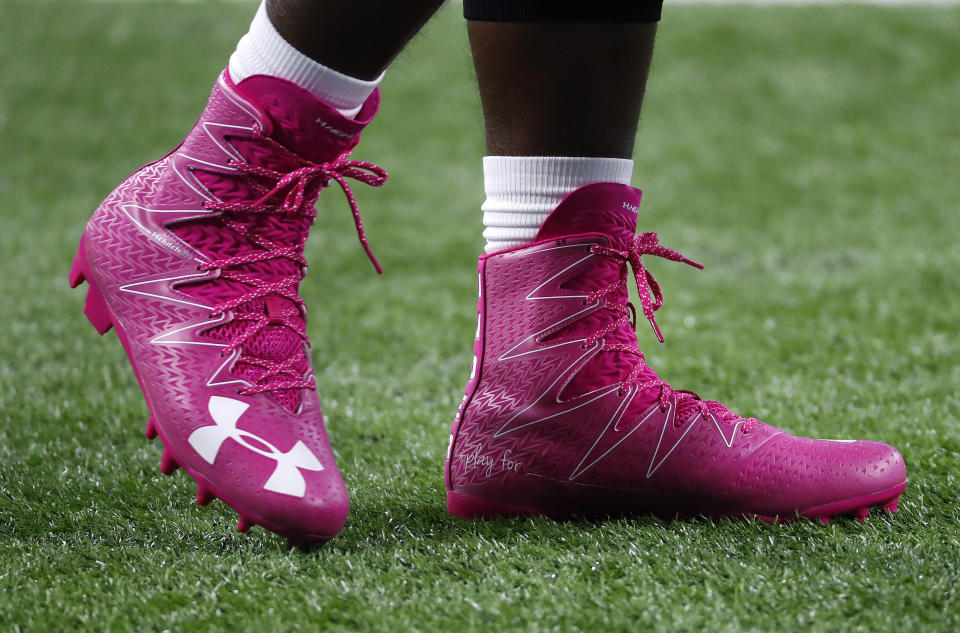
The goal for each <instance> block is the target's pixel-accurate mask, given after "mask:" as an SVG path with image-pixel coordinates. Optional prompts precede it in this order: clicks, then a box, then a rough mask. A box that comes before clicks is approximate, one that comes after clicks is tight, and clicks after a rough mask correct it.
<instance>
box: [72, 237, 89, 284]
mask: <svg viewBox="0 0 960 633" xmlns="http://www.w3.org/2000/svg"><path fill="white" fill-rule="evenodd" d="M86 262H87V254H86V252H85V251H84V248H83V239H81V240H80V246H78V247H77V254H76V256H75V257H74V258H73V264H71V266H70V287H71V288H76V287H77V286H79V285H80V284H82V283H83V282H84V281H86V280H87V278H86V276H85V275H84V274H83V267H84V264H86Z"/></svg>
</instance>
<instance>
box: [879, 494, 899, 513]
mask: <svg viewBox="0 0 960 633" xmlns="http://www.w3.org/2000/svg"><path fill="white" fill-rule="evenodd" d="M899 501H900V497H894V498H893V499H891V500H890V501H887V502H886V503H885V504H883V511H884V512H886V513H888V514H893V513H894V512H896V511H897V503H898V502H899Z"/></svg>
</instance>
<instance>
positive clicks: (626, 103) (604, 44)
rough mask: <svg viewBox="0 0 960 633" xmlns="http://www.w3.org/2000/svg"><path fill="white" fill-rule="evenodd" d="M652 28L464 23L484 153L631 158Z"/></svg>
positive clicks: (632, 25)
mask: <svg viewBox="0 0 960 633" xmlns="http://www.w3.org/2000/svg"><path fill="white" fill-rule="evenodd" d="M656 30H657V26H656V24H614V23H582V22H578V23H572V22H480V21H470V22H468V32H469V35H470V46H471V49H472V51H473V61H474V66H475V67H476V72H477V82H478V84H479V86H480V100H481V102H482V104H483V117H484V121H485V123H486V137H487V154H489V155H491V156H605V157H612V158H630V157H631V156H632V155H633V147H634V139H635V137H636V133H637V124H638V122H639V118H640V103H641V101H642V100H643V91H644V86H645V85H646V81H647V72H648V71H649V69H650V59H651V57H652V55H653V40H654V35H655V34H656Z"/></svg>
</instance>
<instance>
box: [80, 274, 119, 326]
mask: <svg viewBox="0 0 960 633" xmlns="http://www.w3.org/2000/svg"><path fill="white" fill-rule="evenodd" d="M83 313H84V314H85V315H86V316H87V319H88V320H89V321H90V323H91V324H92V325H93V327H94V329H96V330H97V332H98V333H99V334H100V335H101V336H102V335H104V334H106V333H107V332H108V331H109V330H110V328H112V327H113V321H112V319H111V317H110V310H109V308H107V303H106V302H105V301H104V300H103V295H101V294H100V289H99V288H97V286H96V285H94V284H92V283H91V284H89V285H88V287H87V300H86V304H85V305H84V307H83Z"/></svg>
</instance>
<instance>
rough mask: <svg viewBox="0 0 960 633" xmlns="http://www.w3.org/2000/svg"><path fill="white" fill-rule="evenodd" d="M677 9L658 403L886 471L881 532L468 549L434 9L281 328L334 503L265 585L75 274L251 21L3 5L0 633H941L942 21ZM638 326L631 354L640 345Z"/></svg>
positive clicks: (844, 10) (167, 10)
mask: <svg viewBox="0 0 960 633" xmlns="http://www.w3.org/2000/svg"><path fill="white" fill-rule="evenodd" d="M667 5H668V7H667V9H666V11H665V19H664V22H663V23H662V25H661V29H660V35H659V36H658V51H657V55H656V59H655V62H654V69H653V72H652V75H651V80H650V84H649V88H648V95H647V101H646V105H645V112H644V117H643V121H642V125H641V128H642V131H641V136H640V142H639V144H638V150H637V154H636V161H637V162H636V168H635V172H634V173H635V183H636V184H638V185H639V186H641V187H642V188H643V189H644V190H645V191H646V194H645V201H644V205H643V207H642V208H641V228H642V230H657V231H658V232H659V233H660V236H661V239H662V240H663V242H664V243H665V244H666V245H667V246H669V247H672V248H676V249H679V250H681V251H682V252H684V253H685V254H687V255H688V256H690V257H692V258H694V259H697V260H699V261H702V262H704V263H705V264H706V270H704V271H702V272H697V271H695V270H692V269H689V268H688V267H685V266H676V265H672V264H669V263H665V262H660V261H658V260H655V261H654V262H653V263H652V264H651V267H652V269H653V270H654V272H655V274H656V275H657V278H658V279H659V281H660V283H661V285H662V286H663V287H664V292H665V295H666V304H665V306H664V308H663V310H662V311H661V312H660V313H658V320H659V323H660V325H661V327H662V328H663V331H664V333H665V334H666V337H667V343H666V344H664V345H662V346H657V345H656V344H655V340H654V338H653V336H652V334H651V333H650V331H649V329H648V328H647V327H646V326H645V325H641V326H640V328H639V336H640V341H641V346H642V347H643V348H644V349H645V350H647V351H648V357H649V359H650V361H651V363H652V364H653V365H654V366H655V367H656V368H657V369H658V370H660V371H661V375H663V376H664V377H666V378H667V379H669V380H670V381H671V382H672V383H673V384H674V385H675V386H677V387H688V388H692V389H696V390H697V391H699V392H700V393H701V394H703V395H704V396H706V397H711V398H716V399H722V400H724V401H726V402H728V403H730V404H731V406H732V407H733V408H735V409H736V410H737V411H739V412H740V413H742V414H744V415H756V416H758V417H761V418H763V419H765V420H767V421H768V422H771V423H773V424H777V425H780V426H782V427H785V428H786V429H788V430H790V431H792V432H795V433H800V434H805V435H812V436H816V437H844V438H846V437H861V438H870V439H878V440H883V441H886V442H889V443H892V444H894V445H896V446H897V447H899V448H900V450H901V451H902V452H903V454H904V456H905V458H906V461H907V465H908V469H909V474H910V484H909V487H908V488H907V491H906V493H905V494H904V496H903V497H902V498H901V501H900V508H901V510H900V512H899V513H898V514H896V515H892V516H881V515H880V513H879V512H877V511H876V510H874V512H873V514H872V515H871V517H870V519H869V520H868V521H867V523H866V524H863V525H861V524H860V523H858V522H856V521H854V520H836V521H834V522H833V523H831V524H830V525H828V526H823V525H819V524H814V523H813V522H807V521H802V522H796V523H792V524H788V525H769V524H766V523H761V522H751V521H719V522H711V521H707V520H697V521H676V522H665V521H661V520H658V519H653V518H637V519H635V520H616V521H609V522H603V523H592V522H586V521H573V522H569V523H562V524H558V523H555V522H553V521H551V520H548V519H535V520H498V521H495V522H487V523H484V522H477V523H468V522H463V521H460V520H457V519H453V518H451V517H448V516H447V515H446V511H445V499H444V490H443V481H442V465H443V456H444V452H445V449H446V445H447V436H448V433H449V424H450V421H451V419H452V417H453V415H454V413H455V410H456V407H457V404H458V402H459V400H460V397H461V394H462V388H463V383H464V381H465V380H466V377H467V373H468V368H469V363H470V359H471V349H472V339H473V328H474V301H475V277H474V275H475V256H476V254H477V253H478V252H479V251H480V250H481V248H482V240H481V237H480V231H481V224H480V213H479V210H478V208H479V204H480V202H481V201H482V186H481V171H480V157H481V156H482V154H483V151H482V129H481V125H480V122H479V108H478V99H477V96H476V92H475V88H474V87H473V83H472V71H471V70H470V65H469V55H468V53H467V49H466V38H465V35H464V28H463V25H462V23H461V20H460V18H459V16H458V9H457V7H455V6H451V7H447V9H446V10H445V11H444V12H443V13H442V15H441V16H440V17H439V18H438V20H437V21H436V22H435V23H433V24H432V25H431V26H430V27H428V29H427V31H426V32H425V33H424V34H423V36H422V37H421V38H420V39H418V40H417V41H416V42H415V44H414V45H413V46H412V48H411V49H410V50H409V51H407V52H406V53H405V54H404V56H402V57H401V59H400V60H399V62H398V63H397V64H396V65H395V66H394V67H393V69H392V70H391V71H390V73H389V74H388V76H387V78H386V81H385V82H384V86H383V93H384V104H383V108H382V114H381V116H380V117H379V118H378V119H377V121H376V122H375V123H374V124H373V125H372V126H371V128H370V129H369V131H368V133H367V135H366V138H365V140H364V142H363V143H362V144H361V146H360V148H359V149H358V151H357V152H356V153H355V156H356V157H357V158H360V159H366V160H372V161H374V162H377V163H379V164H381V165H383V166H384V167H385V168H386V169H388V170H389V171H390V172H391V180H390V182H389V183H388V184H387V185H386V186H385V187H384V188H383V189H382V190H372V189H367V188H365V187H364V186H363V185H357V186H356V189H355V191H356V193H357V197H358V199H359V202H360V207H361V210H362V212H363V214H364V219H365V223H366V226H367V230H368V232H369V235H370V241H371V244H372V246H373V248H374V249H375V251H376V253H377V255H378V256H379V258H380V261H381V262H382V263H383V264H384V267H385V268H386V274H385V275H384V276H383V277H382V278H377V277H376V275H375V274H374V273H373V271H372V269H371V267H370V265H369V263H368V262H367V260H366V258H365V257H364V255H363V253H362V250H361V249H360V247H359V245H358V244H357V243H356V239H355V236H354V233H353V226H352V223H351V221H350V217H349V211H348V209H347V207H346V204H345V202H344V201H343V196H342V194H341V193H340V192H339V191H336V190H334V191H332V192H328V193H327V194H326V195H325V196H323V197H321V200H320V204H319V208H320V219H319V221H318V225H317V227H316V230H315V232H314V233H313V236H312V238H311V241H310V243H309V244H308V250H307V256H308V258H309V259H310V261H311V269H310V274H309V276H308V277H307V279H306V282H305V284H304V287H303V294H304V296H305V298H306V299H307V301H308V303H309V304H310V305H311V308H312V312H311V319H312V320H311V322H310V333H311V335H312V338H313V352H314V360H315V363H316V366H317V374H318V375H317V378H318V383H319V385H320V395H321V401H322V403H323V405H324V408H325V412H326V415H327V424H328V428H329V429H330V433H331V435H332V440H333V443H334V448H335V450H336V452H337V455H338V459H339V465H340V467H341V469H342V471H343V473H344V476H345V478H346V481H347V485H348V487H349V489H350V491H351V494H352V498H353V509H352V514H351V518H350V520H349V522H348V523H347V525H346V528H345V529H344V531H343V532H342V534H341V535H340V536H339V537H338V538H336V539H335V540H334V541H332V542H330V543H329V544H327V545H325V546H323V547H320V548H317V549H315V550H313V551H309V552H302V551H299V550H292V551H288V550H287V548H286V546H285V542H284V540H283V539H281V538H279V537H277V536H275V535H273V534H270V533H268V532H266V531H264V530H262V529H260V528H255V529H253V530H252V531H251V532H249V533H247V534H245V535H241V534H238V533H237V532H236V531H235V530H234V529H233V525H234V523H235V521H236V514H235V513H234V512H233V511H232V510H229V509H228V508H226V507H225V506H224V505H223V504H221V503H219V502H218V503H214V504H212V505H211V506H210V507H208V508H202V507H199V506H197V505H195V504H194V503H193V502H192V498H193V494H194V490H195V488H194V484H193V481H192V480H191V479H189V478H188V477H187V476H186V475H184V474H183V473H182V472H178V473H177V474H176V475H175V476H174V477H165V476H163V475H161V474H160V472H159V470H158V464H159V460H160V445H159V443H158V442H153V443H151V442H148V441H147V440H146V439H144V437H143V435H142V433H143V427H144V423H145V420H146V407H145V405H144V402H143V398H142V396H141V394H140V392H139V389H138V388H137V384H136V381H135V379H134V376H133V373H132V372H131V370H130V367H129V365H128V362H127V359H126V356H125V355H124V354H123V352H122V350H121V347H120V345H119V343H118V342H117V340H116V337H115V335H114V334H113V333H110V334H109V335H108V336H107V337H105V338H104V339H103V340H101V339H100V338H99V337H98V336H96V334H95V332H94V331H93V329H92V328H91V327H90V326H89V324H88V323H87V322H86V321H85V319H84V318H83V316H82V314H81V309H82V305H83V293H82V292H71V291H70V290H68V288H67V279H66V276H67V271H68V269H69V266H70V261H71V258H72V256H73V253H74V249H75V247H76V242H77V239H78V238H79V236H80V233H81V231H82V229H83V225H84V222H85V221H86V219H87V216H88V215H89V213H90V212H91V211H92V210H93V209H94V208H95V207H96V205H97V204H98V203H99V201H100V200H101V199H102V198H103V196H105V195H106V194H107V193H108V192H109V191H110V189H111V188H112V187H113V186H114V185H115V184H116V183H117V182H119V181H120V180H121V179H122V178H124V177H125V176H126V175H127V174H128V173H129V172H130V171H132V170H133V169H135V168H136V167H137V166H139V165H140V164H141V163H143V162H146V161H148V160H151V159H153V158H154V157H156V156H158V155H160V154H161V153H164V152H166V151H167V150H168V149H169V148H170V147H172V146H173V145H174V144H175V143H176V142H177V141H178V140H179V139H180V138H181V137H182V136H183V134H184V133H185V132H186V130H187V129H188V128H189V127H190V125H192V123H193V121H194V120H195V118H196V116H197V115H198V114H199V112H200V110H201V109H202V107H203V104H204V102H205V99H206V96H207V94H208V91H209V88H210V86H211V85H212V82H213V80H214V78H215V77H216V74H217V73H218V71H219V70H220V69H221V68H222V66H223V65H224V64H225V62H226V59H227V56H228V54H229V52H230V51H231V50H232V48H233V46H234V44H235V42H236V39H237V38H238V37H239V36H240V35H241V34H242V33H243V32H244V30H245V29H246V26H247V24H248V23H249V19H250V17H251V16H252V13H253V7H254V5H252V4H249V3H229V4H219V3H213V2H205V3H202V4H201V3H196V4H192V3H187V4H183V3H177V4H146V3H130V2H117V3H111V2H97V3H92V4H91V3H70V4H52V3H47V2H29V3H28V2H22V3H11V2H2V1H0V16H2V17H0V59H2V60H3V64H2V66H0V203H2V211H0V228H2V230H0V252H2V253H3V270H2V272H3V275H2V284H3V285H2V288H3V297H4V299H5V305H4V307H3V311H2V327H0V419H2V426H0V630H3V631H23V632H26V631H75V630H92V631H99V630H106V631H150V630H158V631H160V630H170V631H190V632H193V631H293V630H301V631H367V630H377V631H386V630H389V631H472V630H483V631H489V632H491V633H493V632H499V631H514V630H517V631H577V630H580V631H603V632H610V631H671V632H678V631H709V632H713V631H773V630H777V631H793V630H803V631H831V632H834V631H918V632H919V631H922V632H924V633H927V632H933V633H937V632H943V633H947V632H950V631H956V630H958V629H960V601H958V589H957V585H958V584H960V569H958V564H960V530H958V522H960V521H958V520H960V511H958V507H957V484H958V478H957V469H958V466H960V431H958V413H960V406H958V395H957V389H958V385H960V370H958V368H957V359H958V355H960V342H958V337H957V330H958V325H960V282H958V277H957V270H958V268H960V246H958V235H960V116H958V115H960V73H958V67H960V38H958V37H957V33H958V32H960V9H958V8H952V9H935V8H915V9H902V8H888V9H881V8H875V7H873V8H871V7H841V8H824V7H812V8H757V7H736V6H734V7H725V8H709V9H707V8H703V7H690V6H686V7H677V8H673V7H670V6H669V5H670V3H669V2H668V3H667ZM641 321H642V320H641Z"/></svg>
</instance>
